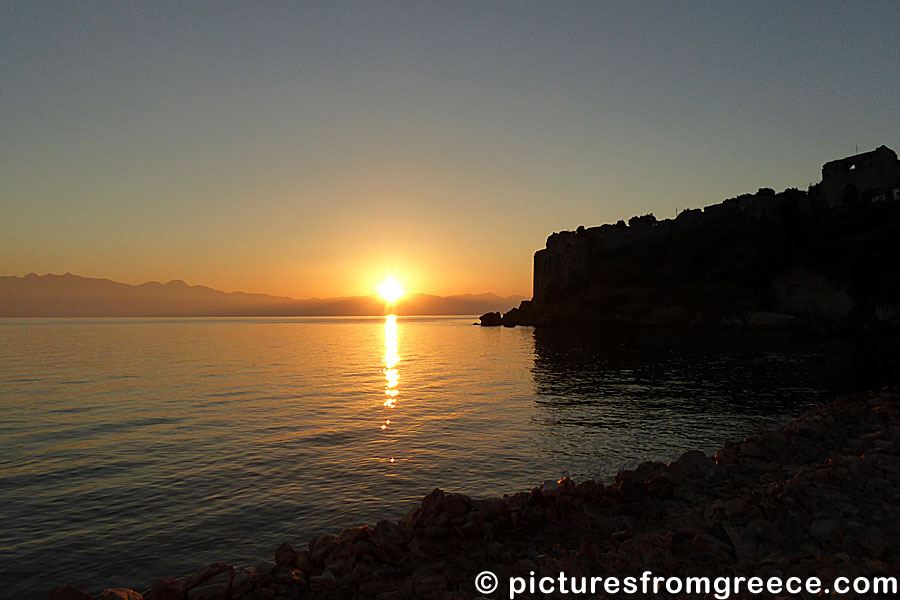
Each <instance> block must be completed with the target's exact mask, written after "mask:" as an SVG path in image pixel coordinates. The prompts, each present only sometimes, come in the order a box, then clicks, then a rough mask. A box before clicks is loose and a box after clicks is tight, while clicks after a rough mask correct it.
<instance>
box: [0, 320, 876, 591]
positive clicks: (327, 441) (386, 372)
mask: <svg viewBox="0 0 900 600" xmlns="http://www.w3.org/2000/svg"><path fill="white" fill-rule="evenodd" d="M472 321H473V319H472V318H471V317H469V318H403V317H401V318H394V317H388V318H383V317H382V318H370V319H354V318H341V319H334V318H330V319H329V318H318V319H305V318H296V319H170V320H166V319H131V320H122V319H101V320H36V321H26V320H0V500H2V502H0V579H2V582H3V584H4V592H5V593H9V594H11V596H10V597H20V596H24V595H25V594H26V593H28V592H32V593H36V594H40V595H41V596H43V595H45V594H46V591H47V590H48V589H50V588H51V587H53V586H54V585H57V584H60V583H72V584H76V585H80V586H83V587H86V588H89V589H93V590H98V589H99V588H100V587H101V586H114V585H123V586H129V587H136V588H138V589H141V588H142V587H146V586H147V585H148V584H149V583H150V582H151V581H152V580H153V579H154V578H156V577H162V576H173V575H179V574H183V573H186V572H189V571H191V570H193V569H194V568H196V567H198V566H201V565H202V564H205V563H207V562H211V561H215V560H225V561H228V562H232V563H238V564H248V565H253V564H255V563H256V562H258V561H259V560H261V559H266V558H268V559H271V555H272V552H273V551H274V548H275V547H276V546H277V545H278V544H279V543H280V542H281V541H282V540H285V539H288V540H290V541H292V542H294V543H296V544H297V545H300V546H302V545H303V544H305V543H306V541H308V539H309V538H310V537H311V536H313V535H316V534H320V533H325V532H333V533H336V532H338V531H339V530H340V529H342V528H343V527H347V526H351V525H356V524H360V523H363V522H374V521H377V520H378V519H381V518H398V517H399V516H401V515H402V514H403V513H404V512H405V511H406V510H408V509H409V508H410V506H411V505H412V504H413V503H415V502H416V501H417V500H419V499H420V498H421V497H422V496H423V495H425V494H426V493H428V492H429V491H430V490H431V489H433V488H434V487H442V488H444V489H445V490H451V491H459V492H465V493H468V494H472V495H476V496H485V495H494V494H502V493H504V492H512V491H518V490H523V489H529V488H530V487H533V486H534V485H536V484H538V483H540V481H541V480H543V479H549V478H556V477H559V476H561V475H564V474H568V475H571V476H572V477H573V478H576V479H578V480H582V479H585V478H596V479H608V478H610V477H611V476H612V475H613V474H614V473H615V472H616V470H618V469H620V468H622V467H633V466H636V464H637V463H639V462H641V461H644V460H671V459H673V458H675V457H676V456H678V455H679V454H680V453H681V452H683V451H685V450H687V449H691V448H699V449H701V450H704V451H708V452H712V451H714V450H715V449H716V448H717V447H718V446H719V445H720V443H721V442H722V441H723V440H724V439H726V438H741V437H743V436H745V435H747V434H749V433H753V432H755V431H757V430H759V429H761V428H765V427H769V426H772V425H773V424H778V423H780V422H783V421H785V420H786V419H788V418H791V417H793V416H796V415H798V414H800V413H801V412H803V410H804V409H805V408H807V407H809V406H810V405H811V404H814V403H818V402H823V401H825V400H827V399H828V398H829V397H831V395H832V393H833V392H834V391H835V390H840V389H853V388H858V387H864V386H866V385H870V384H872V383H874V382H877V379H878V375H879V372H878V366H877V362H874V361H873V360H872V357H871V356H868V355H867V354H866V353H865V352H860V351H859V349H856V348H853V347H849V346H847V347H840V346H834V345H822V344H811V345H804V344H799V343H798V342H795V341H792V340H791V339H790V338H789V337H788V336H785V335H782V334H747V333H741V332H732V333H715V334H713V333H709V332H706V333H685V332H681V333H679V332H644V333H639V334H629V335H625V334H610V333H606V334H597V333H596V332H594V333H591V334H587V333H584V332H576V331H544V330H538V331H535V330H533V329H530V328H517V329H506V328H480V327H473V326H472Z"/></svg>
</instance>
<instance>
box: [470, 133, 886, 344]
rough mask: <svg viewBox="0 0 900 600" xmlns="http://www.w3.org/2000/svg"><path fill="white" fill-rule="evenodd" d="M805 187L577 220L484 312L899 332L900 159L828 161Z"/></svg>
mask: <svg viewBox="0 0 900 600" xmlns="http://www.w3.org/2000/svg"><path fill="white" fill-rule="evenodd" d="M822 175H823V179H822V182H821V183H819V184H816V185H813V186H811V187H810V188H809V189H808V190H807V191H805V192H804V191H801V190H797V189H787V190H785V191H783V192H781V193H775V191H774V190H772V189H770V188H761V189H759V190H758V191H757V192H756V193H755V194H743V195H741V196H738V197H736V198H731V199H729V200H725V201H724V202H721V203H719V204H714V205H711V206H707V207H705V208H704V209H702V210H700V209H689V210H684V211H681V212H680V213H678V215H677V217H676V218H675V219H664V220H657V219H656V217H654V216H653V215H652V214H648V215H643V216H635V217H633V218H631V219H630V220H629V221H628V223H625V222H624V221H619V222H618V223H616V224H615V225H602V226H600V227H589V228H584V227H579V228H578V229H577V230H575V231H561V232H558V233H554V234H552V235H551V236H550V237H549V238H547V243H546V247H545V248H544V249H542V250H538V251H537V252H536V253H535V255H534V289H533V298H532V301H531V303H529V305H528V307H527V310H523V309H524V308H525V307H524V304H523V306H520V308H519V309H518V311H517V312H515V313H514V312H513V311H510V313H507V314H506V315H503V316H502V317H501V322H500V323H496V320H494V321H491V320H490V319H489V320H488V321H489V322H485V321H484V320H483V321H482V324H484V325H488V324H492V323H493V324H502V325H515V324H519V325H558V324H566V323H578V324H584V323H596V324H626V325H649V326H679V327H712V328H720V327H725V328H735V327H746V328H776V329H784V328H794V329H799V330H805V331H812V332H818V333H835V332H842V331H870V332H873V331H887V332H890V333H892V334H895V333H896V332H897V331H898V330H900V263H898V262H897V260H896V259H895V254H896V240H897V239H900V160H898V159H897V155H896V154H895V153H894V152H893V151H892V150H890V149H889V148H886V147H884V146H882V147H880V148H878V149H877V150H875V151H873V152H867V153H863V154H860V155H857V156H853V157H848V158H845V159H841V160H837V161H831V162H829V163H826V164H825V165H824V166H823V169H822Z"/></svg>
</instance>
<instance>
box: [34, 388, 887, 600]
mask: <svg viewBox="0 0 900 600" xmlns="http://www.w3.org/2000/svg"><path fill="white" fill-rule="evenodd" d="M898 514H900V393H898V391H897V390H896V389H884V390H881V391H879V392H875V393H861V394H857V395H854V396H849V397H845V398H841V399H839V400H837V401H835V402H833V403H832V404H829V405H827V406H824V407H822V408H819V409H816V410H813V411H811V412H810V413H808V414H806V415H805V416H803V417H801V418H799V419H796V420H794V421H792V422H790V423H788V424H787V425H786V426H784V427H783V428H781V429H779V430H775V431H763V432H761V433H759V434H757V435H755V436H753V437H750V438H747V439H745V440H743V441H735V442H726V443H725V444H724V446H723V447H722V448H721V449H720V450H719V451H718V452H716V454H715V455H713V456H707V455H705V454H703V453H702V452H698V451H689V452H686V453H685V454H683V455H682V456H681V457H679V458H678V459H677V460H675V461H673V462H671V463H669V464H662V463H649V462H648V463H644V464H641V465H640V466H638V467H637V468H635V469H633V470H628V471H623V472H621V473H618V474H617V475H616V476H615V480H614V481H613V482H611V483H608V484H604V483H601V482H597V481H583V482H578V483H576V482H574V481H572V480H570V479H568V478H563V479H560V480H558V481H547V482H544V483H543V484H542V485H540V486H538V487H535V488H534V489H532V490H530V491H524V492H519V493H515V494H510V495H505V496H503V497H502V498H483V499H476V498H471V497H469V496H465V495H462V494H454V493H447V492H444V491H442V490H440V489H436V490H434V491H433V492H431V493H430V494H428V495H427V496H426V497H425V498H424V499H423V500H422V502H421V503H420V504H419V505H418V506H417V507H415V508H414V509H413V510H411V511H410V512H409V513H408V514H407V515H406V516H405V517H404V518H402V519H401V520H400V521H397V522H393V521H386V520H385V521H380V522H378V523H376V524H374V525H364V526H362V527H354V528H350V529H345V530H344V531H342V532H340V533H339V534H337V535H323V536H320V537H317V538H315V539H313V540H311V541H310V542H309V543H308V544H305V545H300V544H297V540H288V541H285V542H284V543H283V544H281V546H279V547H278V548H277V549H276V550H275V551H274V554H273V556H272V560H271V561H266V562H262V563H260V564H259V565H256V566H254V567H238V566H233V565H229V564H225V563H214V564H211V565H207V566H206V567H204V568H202V569H200V570H198V571H197V572H196V573H193V574H191V575H189V576H186V577H180V578H173V579H161V580H158V581H156V582H155V583H154V584H153V586H152V588H151V589H149V590H146V591H144V592H143V593H138V592H136V591H133V590H126V589H108V590H105V591H103V592H102V593H101V594H99V595H98V596H91V595H89V594H87V593H85V592H82V591H80V590H76V589H74V588H70V587H67V588H59V589H57V590H54V591H53V592H51V593H50V599H51V600H89V599H94V600H96V599H97V598H99V599H100V600H142V599H143V600H263V599H266V600H274V599H303V598H326V599H330V598H333V599H347V600H350V599H376V600H405V599H413V598H422V599H433V600H457V599H460V600H461V599H471V598H476V597H479V594H478V592H477V591H476V589H475V587H474V578H475V576H476V575H477V574H478V573H480V572H481V571H484V570H491V571H493V572H494V573H496V574H497V575H498V576H499V578H500V581H501V582H504V581H505V580H506V578H508V577H510V576H522V577H529V573H531V574H534V575H535V576H537V577H543V576H550V577H556V576H557V575H558V573H560V572H565V573H566V574H568V575H570V576H581V575H584V576H607V575H615V576H618V577H624V576H628V575H635V576H639V575H640V574H641V573H642V572H643V571H645V570H650V571H652V572H653V573H654V574H660V575H665V576H685V575H691V576H704V575H706V576H710V577H715V576H726V575H740V576H747V577H749V576H760V577H770V576H780V577H789V576H797V577H807V576H816V577H819V578H820V579H821V580H822V581H825V582H828V581H831V580H833V578H835V577H838V576H844V577H848V578H854V577H862V576H868V577H875V576H883V577H896V576H898V575H900V548H898V545H897V544H896V543H895V542H896V540H897V539H898V538H900V519H898ZM506 594H507V592H506V590H505V589H504V588H503V586H502V585H501V588H500V589H499V590H498V591H497V592H496V593H495V594H493V595H492V596H491V597H509V596H508V595H506ZM519 597H555V596H552V595H545V596H535V595H531V596H529V595H527V594H525V595H521V596H519ZM558 597H571V595H568V596H567V595H560V596H558ZM582 597H594V598H605V597H606V596H603V595H602V594H601V595H594V596H582ZM632 597H636V598H640V597H642V596H640V595H637V596H632ZM652 597H653V598H669V597H674V596H671V595H666V593H660V594H657V595H654V596H652ZM732 597H741V596H740V595H739V596H732ZM794 597H802V598H812V597H813V596H808V595H807V596H804V595H803V594H801V595H800V596H790V595H780V596H777V598H780V599H785V598H794ZM840 597H841V598H865V597H871V596H867V595H854V594H852V593H851V594H848V595H842V596H840Z"/></svg>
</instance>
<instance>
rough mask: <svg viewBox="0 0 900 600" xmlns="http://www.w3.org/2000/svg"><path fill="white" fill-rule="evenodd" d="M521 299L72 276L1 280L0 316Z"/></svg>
mask: <svg viewBox="0 0 900 600" xmlns="http://www.w3.org/2000/svg"><path fill="white" fill-rule="evenodd" d="M523 299H524V298H523V297H522V296H509V297H507V298H502V297H500V296H498V295H496V294H462V295H458V296H446V297H441V296H432V295H429V294H408V295H406V296H405V297H403V298H402V299H400V300H398V301H397V302H396V303H395V304H394V305H393V306H387V305H386V304H385V303H384V301H383V300H382V299H380V298H378V297H377V296H375V295H371V296H354V297H346V298H324V299H320V298H312V299H307V300H296V299H294V298H288V297H285V296H269V295H267V294H247V293H244V292H232V293H228V292H222V291H220V290H215V289H212V288H209V287H206V286H203V285H188V284H186V283H185V282H184V281H181V280H175V281H170V282H168V283H159V282H157V281H150V282H147V283H143V284H141V285H128V284H126V283H119V282H116V281H111V280H109V279H94V278H89V277H80V276H78V275H72V274H71V273H66V274H65V275H51V274H48V275H41V276H38V275H36V274H34V273H29V274H28V275H26V276H25V277H14V276H5V277H0V317H199V316H210V317H225V316H229V317H232V316H234V317H237V316H241V317H243V316H247V317H249V316H364V315H384V314H389V313H393V314H398V315H480V314H482V313H486V312H493V311H506V310H508V309H510V308H512V307H513V306H515V305H517V304H518V303H519V302H520V301H521V300H523Z"/></svg>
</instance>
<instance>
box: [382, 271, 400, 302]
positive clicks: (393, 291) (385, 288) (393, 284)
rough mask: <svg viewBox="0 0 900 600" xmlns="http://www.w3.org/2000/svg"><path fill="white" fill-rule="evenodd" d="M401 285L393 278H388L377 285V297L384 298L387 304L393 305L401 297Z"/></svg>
mask: <svg viewBox="0 0 900 600" xmlns="http://www.w3.org/2000/svg"><path fill="white" fill-rule="evenodd" d="M405 293H406V292H404V291H403V284H402V283H400V282H399V281H397V279H396V278H395V277H388V278H387V279H385V280H384V281H382V282H381V283H380V284H378V295H379V296H381V297H382V298H384V301H385V302H387V303H388V304H393V303H394V302H396V301H397V300H399V299H400V298H402V297H403V294H405Z"/></svg>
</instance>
